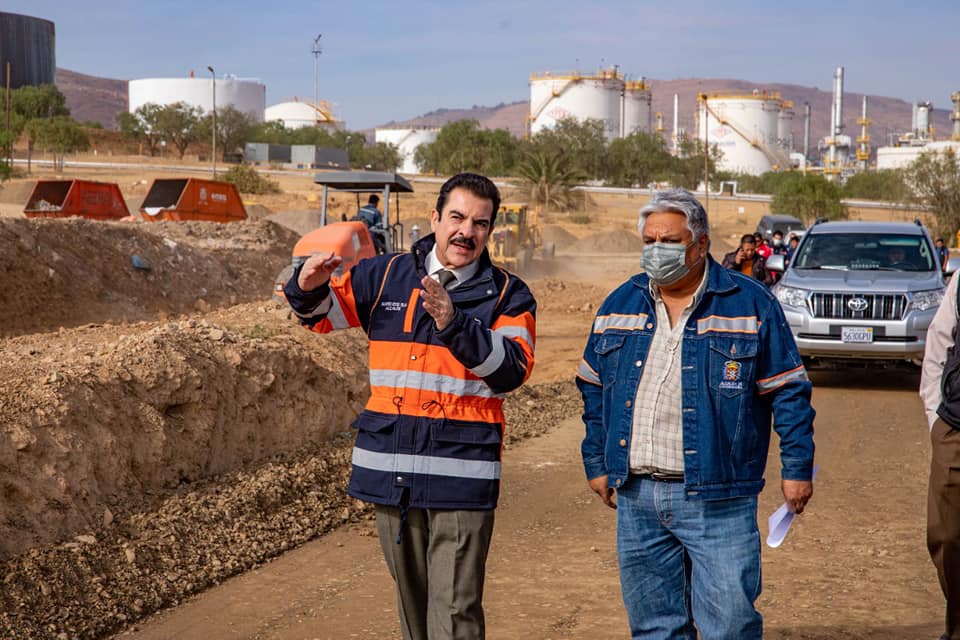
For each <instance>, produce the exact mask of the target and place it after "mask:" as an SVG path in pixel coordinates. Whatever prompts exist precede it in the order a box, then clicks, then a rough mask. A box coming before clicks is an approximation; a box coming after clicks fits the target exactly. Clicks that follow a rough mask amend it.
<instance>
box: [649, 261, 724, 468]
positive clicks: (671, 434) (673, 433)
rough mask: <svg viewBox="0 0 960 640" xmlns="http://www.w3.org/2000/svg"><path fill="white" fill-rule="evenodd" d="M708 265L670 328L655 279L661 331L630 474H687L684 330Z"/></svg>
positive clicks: (651, 363) (652, 289)
mask: <svg viewBox="0 0 960 640" xmlns="http://www.w3.org/2000/svg"><path fill="white" fill-rule="evenodd" d="M708 269H709V265H708V266H707V268H705V269H704V270H703V279H702V280H701V281H700V286H699V287H697V290H696V291H695V292H694V294H693V299H692V300H691V301H690V304H689V305H687V307H686V308H685V309H684V310H683V313H681V314H680V317H679V318H677V323H676V324H675V325H674V326H673V327H672V328H671V327H670V316H669V314H667V307H666V305H665V304H664V303H663V299H662V298H661V297H660V290H659V289H658V288H657V287H656V285H654V284H653V282H652V281H651V282H650V295H652V296H653V300H654V305H655V307H656V310H657V329H656V331H655V332H654V334H653V340H652V341H651V343H650V350H649V351H648V352H647V361H646V362H645V363H640V364H638V365H637V366H643V374H642V375H641V376H640V382H639V384H638V385H637V395H636V397H635V398H634V405H633V426H632V429H631V436H630V472H631V473H652V472H655V471H662V472H669V473H683V411H682V399H681V388H680V386H681V383H680V350H681V348H682V346H683V328H684V325H685V324H686V323H687V319H688V318H689V317H690V314H691V313H692V312H693V309H694V307H696V306H697V303H698V302H699V301H700V298H701V297H702V296H703V291H704V290H705V289H706V286H707V270H708Z"/></svg>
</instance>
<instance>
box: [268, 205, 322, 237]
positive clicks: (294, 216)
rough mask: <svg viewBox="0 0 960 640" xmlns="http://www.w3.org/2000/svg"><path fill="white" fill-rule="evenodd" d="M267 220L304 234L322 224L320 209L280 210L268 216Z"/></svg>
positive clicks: (298, 233)
mask: <svg viewBox="0 0 960 640" xmlns="http://www.w3.org/2000/svg"><path fill="white" fill-rule="evenodd" d="M267 220H270V221H271V222H274V223H276V224H278V225H280V226H282V227H285V228H287V229H290V230H291V231H293V232H294V233H296V234H297V235H301V236H302V235H306V234H307V233H310V232H311V231H313V230H314V229H316V228H317V227H319V226H320V211H319V210H311V211H280V212H277V213H272V214H270V215H269V216H267Z"/></svg>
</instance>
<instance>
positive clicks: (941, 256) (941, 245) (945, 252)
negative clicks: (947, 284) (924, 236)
mask: <svg viewBox="0 0 960 640" xmlns="http://www.w3.org/2000/svg"><path fill="white" fill-rule="evenodd" d="M934 244H935V245H937V260H939V261H940V270H941V271H946V270H947V260H949V259H950V249H948V248H947V245H946V243H945V242H944V241H943V238H937V239H936V240H935V241H934Z"/></svg>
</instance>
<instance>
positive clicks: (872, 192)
mask: <svg viewBox="0 0 960 640" xmlns="http://www.w3.org/2000/svg"><path fill="white" fill-rule="evenodd" d="M842 192H843V197H845V198H862V199H864V200H882V201H884V202H903V201H904V200H906V199H908V197H909V190H908V188H907V183H906V182H905V181H904V175H903V172H902V171H897V170H894V169H883V170H881V171H863V172H861V173H857V174H854V175H852V176H850V177H849V178H847V181H846V182H845V183H844V185H843V189H842Z"/></svg>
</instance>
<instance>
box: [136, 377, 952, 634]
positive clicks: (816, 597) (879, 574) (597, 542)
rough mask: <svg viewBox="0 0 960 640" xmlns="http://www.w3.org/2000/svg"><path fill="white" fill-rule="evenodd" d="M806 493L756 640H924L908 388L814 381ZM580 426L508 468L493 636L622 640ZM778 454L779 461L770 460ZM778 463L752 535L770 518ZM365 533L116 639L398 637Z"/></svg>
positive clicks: (606, 520) (930, 611)
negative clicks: (812, 479)
mask: <svg viewBox="0 0 960 640" xmlns="http://www.w3.org/2000/svg"><path fill="white" fill-rule="evenodd" d="M815 383H816V391H815V404H816V407H817V410H818V416H817V458H818V463H819V464H820V465H821V470H820V474H819V477H818V480H817V484H816V494H815V497H814V499H813V502H812V503H811V505H810V507H809V509H808V511H807V513H805V514H804V515H803V516H801V517H800V519H799V520H798V522H797V523H796V524H795V525H794V529H793V530H791V532H790V534H789V537H788V538H787V541H786V542H785V543H784V545H783V546H782V547H780V548H779V549H769V548H765V549H764V583H765V587H764V593H763V595H762V596H761V599H760V603H759V604H760V608H761V610H762V612H763V613H764V616H765V619H766V629H767V631H766V634H765V635H766V637H768V638H783V639H787V638H790V639H823V640H827V639H835V638H863V639H870V640H905V639H912V638H917V639H919V638H934V637H936V636H937V633H938V628H939V627H938V625H939V620H940V616H941V596H940V593H939V588H938V586H937V584H936V576H935V574H934V572H933V569H932V567H931V565H930V563H929V560H928V558H927V556H926V552H925V549H924V542H923V520H924V504H925V503H924V489H925V482H926V479H925V474H926V461H927V456H928V453H929V445H928V444H927V440H926V435H927V431H926V427H925V423H924V421H923V418H922V416H921V408H920V403H919V401H918V399H917V396H916V392H915V391H914V389H915V387H916V385H917V377H916V376H915V375H910V374H899V373H887V374H876V373H849V372H847V373H843V374H831V373H823V374H819V375H816V376H815ZM580 429H581V426H580V424H579V420H578V419H576V418H571V419H569V420H567V421H566V422H564V423H562V424H561V425H559V426H558V427H557V428H556V429H555V430H554V431H552V432H551V433H549V434H547V435H545V436H542V437H540V438H536V439H533V440H530V441H528V442H527V443H525V444H523V445H521V446H520V447H518V448H517V449H514V450H513V452H512V453H511V454H510V455H509V456H508V457H507V460H506V464H505V470H504V496H503V499H502V502H501V506H500V509H499V510H498V514H497V525H496V535H495V537H494V543H493V549H492V555H491V562H490V566H489V582H488V587H487V597H486V606H487V612H488V614H487V615H488V629H489V634H488V635H489V637H491V638H498V639H500V638H503V639H507V640H512V639H521V638H522V639H526V638H544V639H545V638H554V639H558V638H584V639H586V638H615V637H624V636H625V635H626V626H625V625H626V619H625V615H624V613H623V609H622V605H621V602H620V594H619V585H618V581H617V570H616V557H615V541H614V514H613V512H611V511H609V510H608V509H607V508H606V507H603V506H602V505H601V504H600V503H599V501H598V500H596V499H594V498H593V497H592V496H591V495H590V494H589V493H588V491H587V490H586V486H585V483H584V482H583V478H582V472H581V468H580V464H579V458H578V453H577V449H578V444H579V438H580ZM773 453H774V454H775V449H774V451H773ZM777 468H778V465H777V463H776V459H775V458H772V459H771V464H770V470H769V473H768V477H767V481H768V488H767V489H766V490H765V491H764V493H763V494H762V495H761V500H760V515H761V531H762V532H763V533H764V535H766V522H765V520H766V516H767V515H769V513H771V512H772V511H773V510H774V509H775V508H776V507H777V506H778V505H779V496H778V491H777V490H776V488H777V486H778V482H779V478H778V475H777ZM392 594H393V591H392V584H391V581H390V577H389V575H388V574H387V571H386V568H385V567H384V565H383V562H382V560H381V558H380V551H379V548H378V546H377V540H376V537H375V536H374V535H372V527H371V526H370V523H366V524H365V525H354V526H352V527H350V528H347V529H341V530H340V531H337V532H336V533H334V534H332V535H329V536H327V537H325V538H323V539H321V540H318V541H316V542H312V543H310V544H307V545H305V546H303V547H301V548H300V549H297V550H295V551H293V552H291V553H288V554H286V555H284V556H282V557H280V558H278V559H277V560H275V561H274V562H272V563H270V564H269V565H266V566H264V567H262V568H260V569H258V570H256V571H254V572H251V573H249V574H246V575H243V576H241V577H239V578H237V579H234V580H231V581H229V582H227V583H225V584H223V585H221V586H219V587H217V588H214V589H212V590H210V591H208V592H206V593H204V594H203V595H201V596H200V597H198V598H195V599H193V600H191V601H189V602H187V603H185V604H183V605H181V606H180V607H179V608H177V609H174V610H170V611H168V612H165V613H163V614H161V615H159V616H157V617H155V618H154V619H151V620H149V621H147V622H146V623H144V624H141V625H140V626H139V627H137V628H136V629H131V630H128V631H127V632H125V633H123V634H121V635H120V636H119V637H122V638H125V639H126V638H137V639H138V640H160V639H166V638H180V639H183V640H191V639H197V640H201V639H202V640H211V639H215V638H257V639H262V640H308V639H331V640H333V639H335V638H353V637H355V638H373V637H376V638H399V637H400V636H399V631H398V628H397V624H396V621H395V617H396V616H395V612H394V606H393V595H392Z"/></svg>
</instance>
